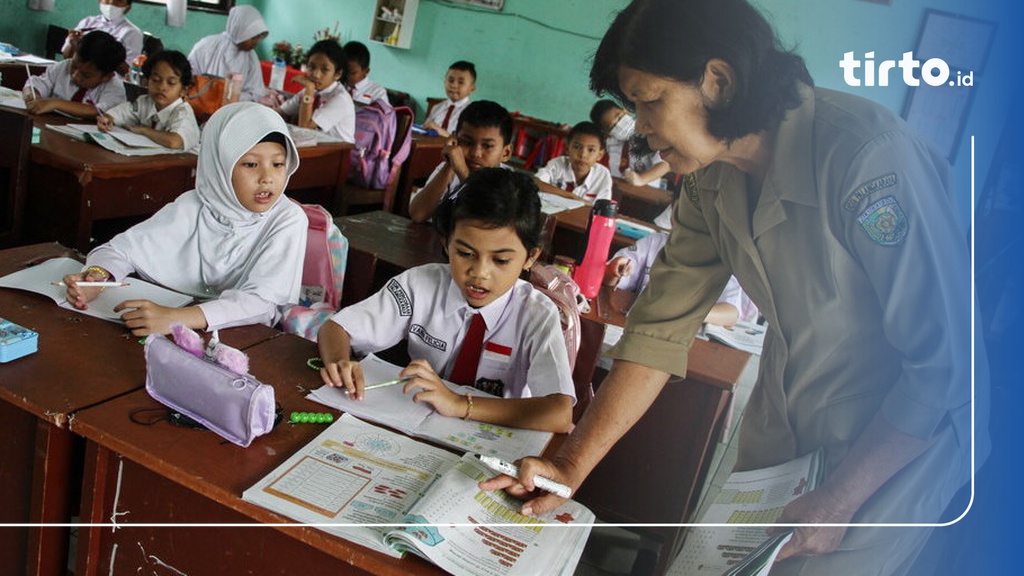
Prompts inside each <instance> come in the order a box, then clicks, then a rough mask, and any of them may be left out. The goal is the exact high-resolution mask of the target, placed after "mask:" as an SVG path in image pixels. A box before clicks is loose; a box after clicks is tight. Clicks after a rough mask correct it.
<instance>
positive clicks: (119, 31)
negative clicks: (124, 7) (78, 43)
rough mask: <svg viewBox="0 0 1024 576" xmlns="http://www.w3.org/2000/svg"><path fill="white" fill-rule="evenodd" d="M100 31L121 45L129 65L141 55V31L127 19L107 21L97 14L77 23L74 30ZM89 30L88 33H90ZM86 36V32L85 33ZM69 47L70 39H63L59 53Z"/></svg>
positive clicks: (104, 17)
mask: <svg viewBox="0 0 1024 576" xmlns="http://www.w3.org/2000/svg"><path fill="white" fill-rule="evenodd" d="M90 28H91V29H92V30H102V31H104V32H106V33H107V34H110V35H111V36H113V37H114V38H115V39H116V40H117V41H118V42H120V43H121V45H123V46H124V51H125V53H126V56H125V62H127V63H129V64H131V62H132V60H134V59H135V57H136V56H138V55H139V54H142V29H141V28H139V27H138V26H136V25H135V24H132V22H131V20H128V19H127V18H121V19H120V20H116V21H115V20H107V17H106V16H103V15H102V14H97V15H95V16H86V17H85V18H82V20H81V21H79V22H78V26H75V29H76V30H87V29H90ZM92 30H89V32H92ZM87 34H88V32H87ZM70 45H71V39H70V38H65V39H64V45H63V46H61V48H60V51H61V52H63V51H65V50H67V49H68V46H70Z"/></svg>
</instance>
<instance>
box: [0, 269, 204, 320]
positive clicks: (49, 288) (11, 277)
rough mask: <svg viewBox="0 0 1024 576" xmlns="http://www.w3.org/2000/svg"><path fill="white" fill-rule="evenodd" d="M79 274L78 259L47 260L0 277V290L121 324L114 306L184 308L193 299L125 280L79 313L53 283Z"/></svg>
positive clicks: (64, 293)
mask: <svg viewBox="0 0 1024 576" xmlns="http://www.w3.org/2000/svg"><path fill="white" fill-rule="evenodd" d="M81 271H82V263H81V262H79V261H78V260H75V259H73V258H51V259H49V260H47V261H45V262H42V263H40V264H36V265H35V266H30V267H28V268H25V269H24V270H19V271H17V272H14V273H11V274H8V275H7V276H4V277H2V278H0V288H16V289H18V290H29V291H31V292H35V293H37V294H42V295H43V296H48V297H49V298H50V299H51V300H53V301H54V302H56V303H57V305H58V306H60V307H61V308H67V309H68V310H74V311H75V312H80V313H82V314H86V315H88V316H95V317H96V318H103V319H104V320H110V321H113V322H121V314H123V312H114V307H115V306H117V305H118V304H120V303H121V302H124V301H125V300H151V301H153V302H156V303H157V304H160V305H161V306H169V307H172V308H178V307H180V306H185V305H186V304H190V303H191V302H192V300H193V298H192V297H191V296H188V295H186V294H181V293H178V292H174V291H173V290H168V289H167V288H163V287H162V286H157V285H156V284H151V283H149V282H146V281H145V280H141V279H139V278H126V279H125V282H126V283H127V284H128V285H127V286H118V287H114V288H107V289H106V290H103V291H102V292H100V294H99V296H97V297H96V299H95V300H93V301H92V302H89V308H87V309H86V310H79V309H77V308H75V307H74V306H72V305H71V304H70V303H69V302H68V301H67V299H66V296H67V288H65V287H64V286H54V285H53V283H54V282H60V281H61V280H63V279H64V276H66V275H68V274H78V273H79V272H81Z"/></svg>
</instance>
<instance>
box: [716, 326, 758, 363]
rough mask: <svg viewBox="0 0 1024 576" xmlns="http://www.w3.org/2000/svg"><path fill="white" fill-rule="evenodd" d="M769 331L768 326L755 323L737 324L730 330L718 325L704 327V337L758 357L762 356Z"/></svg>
mask: <svg viewBox="0 0 1024 576" xmlns="http://www.w3.org/2000/svg"><path fill="white" fill-rule="evenodd" d="M767 331H768V327H767V326H762V325H760V324H754V323H753V322H737V323H735V324H733V325H732V327H729V328H726V327H725V326H718V325H716V324H706V325H705V326H704V335H705V336H707V337H708V338H712V339H714V340H718V341H719V342H721V343H723V344H725V345H727V346H732V347H733V348H736V349H737V350H743V351H744V352H749V353H751V354H757V355H758V356H760V355H761V349H762V348H763V347H764V335H765V332H767Z"/></svg>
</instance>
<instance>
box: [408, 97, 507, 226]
mask: <svg viewBox="0 0 1024 576" xmlns="http://www.w3.org/2000/svg"><path fill="white" fill-rule="evenodd" d="M441 157H442V158H443V160H442V161H441V163H440V164H438V165H437V168H434V171H433V172H432V173H431V174H430V177H429V178H427V183H426V184H425V185H424V186H423V188H420V189H419V191H417V192H416V193H415V194H413V195H412V198H410V199H409V218H411V219H412V221H413V222H426V221H427V220H429V219H430V216H431V215H433V213H434V210H435V209H436V208H437V205H438V203H439V202H441V201H442V200H443V199H444V198H446V197H447V196H448V195H449V194H451V193H452V191H454V190H455V189H456V188H458V187H459V185H460V184H461V183H462V181H463V180H465V179H466V178H468V177H469V175H470V173H472V172H473V171H475V170H479V169H480V168H494V167H497V166H500V167H502V168H506V169H511V166H508V165H507V164H505V161H506V160H508V159H509V158H511V157H512V116H511V115H510V114H509V113H508V110H506V109H505V108H504V107H503V106H502V105H501V104H498V103H497V102H491V101H490V100H478V101H476V102H473V103H471V104H470V105H469V106H466V109H465V110H463V112H462V114H461V115H460V116H459V123H458V125H457V128H456V130H455V136H454V137H452V138H449V139H448V142H447V143H446V144H445V146H444V149H443V150H441Z"/></svg>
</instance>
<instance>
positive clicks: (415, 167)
mask: <svg viewBox="0 0 1024 576" xmlns="http://www.w3.org/2000/svg"><path fill="white" fill-rule="evenodd" d="M447 141H448V139H447V138H445V137H443V136H423V135H420V134H413V135H412V147H411V148H410V149H409V157H408V158H406V160H405V164H404V165H403V166H402V170H401V172H400V173H399V176H398V188H397V190H396V192H395V208H394V211H395V213H396V214H400V215H402V216H409V198H410V196H412V188H413V186H414V185H416V181H417V180H420V179H423V180H426V179H427V178H428V177H429V176H430V174H431V172H433V171H434V168H437V165H438V164H440V163H441V151H442V150H443V149H444V145H445V143H446V142H447ZM420 186H422V184H420Z"/></svg>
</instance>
